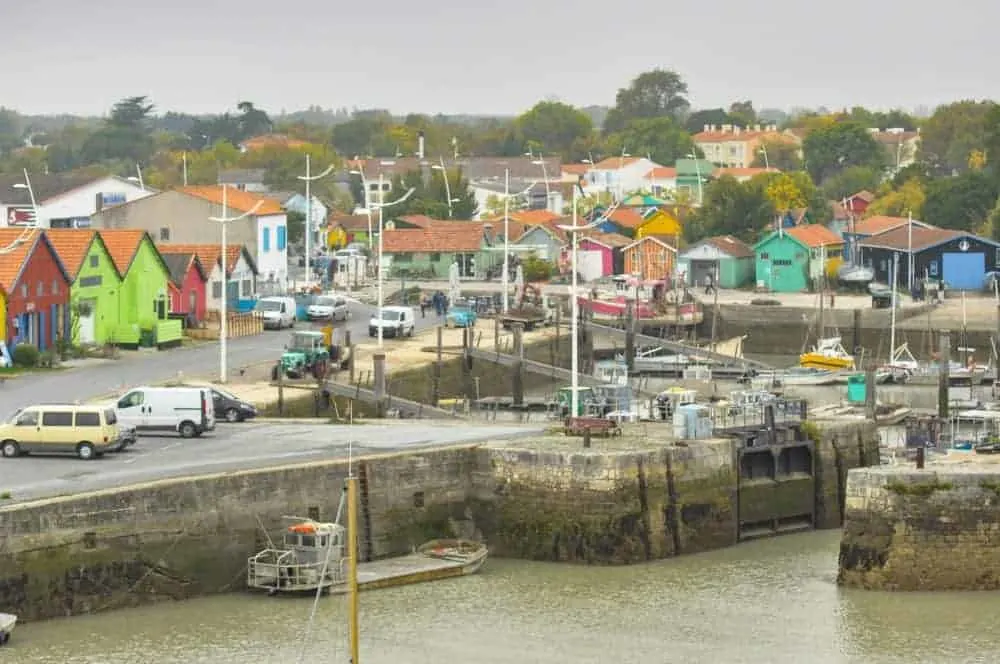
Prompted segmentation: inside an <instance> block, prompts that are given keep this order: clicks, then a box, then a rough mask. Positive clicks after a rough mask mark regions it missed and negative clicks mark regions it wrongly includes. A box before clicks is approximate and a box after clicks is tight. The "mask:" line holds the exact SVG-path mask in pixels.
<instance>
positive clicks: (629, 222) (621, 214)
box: [608, 207, 645, 228]
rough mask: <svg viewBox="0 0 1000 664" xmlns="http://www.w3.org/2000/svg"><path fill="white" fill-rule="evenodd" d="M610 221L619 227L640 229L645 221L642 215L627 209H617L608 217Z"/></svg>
mask: <svg viewBox="0 0 1000 664" xmlns="http://www.w3.org/2000/svg"><path fill="white" fill-rule="evenodd" d="M608 219H609V220H610V221H612V222H614V223H616V224H618V225H619V226H624V227H625V228H638V227H639V226H641V225H642V224H643V222H644V221H645V219H643V218H642V215H641V214H639V213H638V212H636V211H635V210H633V209H632V208H626V207H619V208H617V209H616V210H615V211H614V212H612V213H611V214H610V215H609V216H608Z"/></svg>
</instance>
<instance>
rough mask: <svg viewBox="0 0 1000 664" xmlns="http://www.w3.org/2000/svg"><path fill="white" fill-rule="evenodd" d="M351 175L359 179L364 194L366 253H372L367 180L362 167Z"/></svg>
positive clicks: (370, 214) (370, 206) (370, 205)
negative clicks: (366, 223) (366, 225)
mask: <svg viewBox="0 0 1000 664" xmlns="http://www.w3.org/2000/svg"><path fill="white" fill-rule="evenodd" d="M349 172H350V174H351V175H357V176H358V177H360V178H361V188H362V189H363V190H364V192H365V215H367V216H368V253H371V251H372V242H373V239H372V204H371V200H370V198H371V190H370V189H369V188H368V179H367V178H366V177H365V171H364V167H363V166H358V167H357V168H355V169H353V170H351V171H349Z"/></svg>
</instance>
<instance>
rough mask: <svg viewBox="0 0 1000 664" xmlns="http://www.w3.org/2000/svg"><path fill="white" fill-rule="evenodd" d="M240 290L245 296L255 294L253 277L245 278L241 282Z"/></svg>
mask: <svg viewBox="0 0 1000 664" xmlns="http://www.w3.org/2000/svg"><path fill="white" fill-rule="evenodd" d="M240 292H241V293H242V294H243V296H244V297H245V296H247V295H253V281H252V280H251V279H244V280H243V281H241V282H240Z"/></svg>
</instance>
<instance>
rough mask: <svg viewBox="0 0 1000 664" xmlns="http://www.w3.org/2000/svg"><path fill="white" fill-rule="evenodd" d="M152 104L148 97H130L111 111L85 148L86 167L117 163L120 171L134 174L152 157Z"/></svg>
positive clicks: (85, 144) (83, 152)
mask: <svg viewBox="0 0 1000 664" xmlns="http://www.w3.org/2000/svg"><path fill="white" fill-rule="evenodd" d="M153 108H154V106H153V104H152V103H151V102H150V101H149V99H148V98H147V97H145V96H137V97H127V98H125V99H123V100H121V101H120V102H118V103H117V104H115V105H114V106H113V107H112V108H111V114H110V115H109V116H108V119H107V120H105V122H104V125H103V126H102V127H101V128H100V129H98V130H97V131H96V132H94V133H93V134H91V135H90V137H89V138H88V139H87V141H86V142H85V143H84V145H83V149H82V156H83V160H84V161H85V162H86V163H95V162H100V161H118V162H120V163H119V164H118V170H119V171H124V172H134V170H135V166H136V164H144V163H146V162H147V161H148V160H149V158H150V157H151V156H152V155H153V148H154V144H153V137H152V128H151V126H150V114H151V113H152V112H153Z"/></svg>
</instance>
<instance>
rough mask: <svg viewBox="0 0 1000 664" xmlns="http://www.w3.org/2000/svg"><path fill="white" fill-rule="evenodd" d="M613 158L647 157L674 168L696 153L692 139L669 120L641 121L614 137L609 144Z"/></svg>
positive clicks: (641, 119) (675, 123) (664, 118)
mask: <svg viewBox="0 0 1000 664" xmlns="http://www.w3.org/2000/svg"><path fill="white" fill-rule="evenodd" d="M605 147H606V148H607V150H608V151H609V152H610V153H611V154H621V153H622V151H623V150H624V151H628V152H630V153H631V154H634V155H636V156H643V157H645V156H648V157H649V158H650V159H651V160H652V161H655V162H656V163H658V164H673V163H674V162H676V161H677V160H678V159H683V158H684V157H686V156H687V155H688V154H690V153H691V152H693V151H694V149H695V148H694V143H693V142H692V141H691V136H690V135H689V134H688V133H687V132H685V131H684V130H683V129H681V127H680V126H679V125H678V124H677V122H676V121H674V120H673V119H671V118H669V117H659V118H639V119H636V120H632V121H631V122H629V123H628V124H627V125H625V127H624V129H622V131H620V132H617V133H615V134H612V135H611V136H609V137H608V139H607V141H606V146H605Z"/></svg>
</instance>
